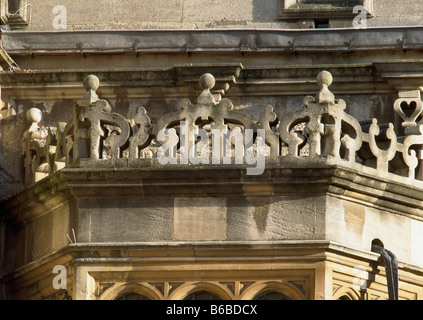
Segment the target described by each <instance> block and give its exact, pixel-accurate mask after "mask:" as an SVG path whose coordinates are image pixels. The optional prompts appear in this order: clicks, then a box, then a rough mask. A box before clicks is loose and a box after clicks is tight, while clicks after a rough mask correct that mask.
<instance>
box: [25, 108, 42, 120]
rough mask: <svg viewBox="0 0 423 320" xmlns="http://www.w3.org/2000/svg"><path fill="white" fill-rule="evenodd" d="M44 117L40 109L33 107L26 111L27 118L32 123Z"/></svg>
mask: <svg viewBox="0 0 423 320" xmlns="http://www.w3.org/2000/svg"><path fill="white" fill-rule="evenodd" d="M42 117H43V113H42V112H41V110H40V109H37V108H31V109H29V110H28V111H27V112H26V120H27V121H28V122H30V123H34V122H35V123H39V122H40V121H41V119H42Z"/></svg>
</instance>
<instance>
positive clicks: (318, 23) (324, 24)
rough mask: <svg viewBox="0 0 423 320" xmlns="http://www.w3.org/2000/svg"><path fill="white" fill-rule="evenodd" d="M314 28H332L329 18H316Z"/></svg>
mask: <svg viewBox="0 0 423 320" xmlns="http://www.w3.org/2000/svg"><path fill="white" fill-rule="evenodd" d="M314 28H316V29H325V28H326V29H327V28H330V24H329V19H325V20H314Z"/></svg>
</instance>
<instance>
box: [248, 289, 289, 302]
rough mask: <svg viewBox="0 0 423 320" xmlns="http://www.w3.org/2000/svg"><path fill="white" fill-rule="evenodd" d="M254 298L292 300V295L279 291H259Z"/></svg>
mask: <svg viewBox="0 0 423 320" xmlns="http://www.w3.org/2000/svg"><path fill="white" fill-rule="evenodd" d="M253 300H292V298H291V297H289V296H287V295H285V294H283V293H281V292H277V291H265V292H262V293H259V294H258V295H257V296H255V297H254V298H253Z"/></svg>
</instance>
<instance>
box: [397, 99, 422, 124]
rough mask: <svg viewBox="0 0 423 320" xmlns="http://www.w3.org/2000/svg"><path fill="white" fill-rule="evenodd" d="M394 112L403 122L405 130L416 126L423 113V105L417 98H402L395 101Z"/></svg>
mask: <svg viewBox="0 0 423 320" xmlns="http://www.w3.org/2000/svg"><path fill="white" fill-rule="evenodd" d="M394 110H395V112H396V113H397V114H398V115H399V116H400V117H401V119H402V120H403V123H402V126H403V127H404V128H406V127H411V126H416V125H417V119H418V118H419V116H420V114H421V113H422V111H423V103H422V101H421V100H420V99H416V98H409V99H407V98H401V99H397V100H396V101H395V103H394Z"/></svg>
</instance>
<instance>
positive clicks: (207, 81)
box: [199, 73, 216, 89]
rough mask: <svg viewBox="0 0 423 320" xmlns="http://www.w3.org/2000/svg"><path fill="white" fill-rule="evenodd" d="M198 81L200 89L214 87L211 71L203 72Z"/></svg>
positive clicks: (214, 81)
mask: <svg viewBox="0 0 423 320" xmlns="http://www.w3.org/2000/svg"><path fill="white" fill-rule="evenodd" d="M199 83H200V87H201V88H202V89H211V88H213V87H214V85H215V83H216V80H215V78H214V77H213V75H212V74H211V73H205V74H203V75H202V76H201V77H200V80H199Z"/></svg>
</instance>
